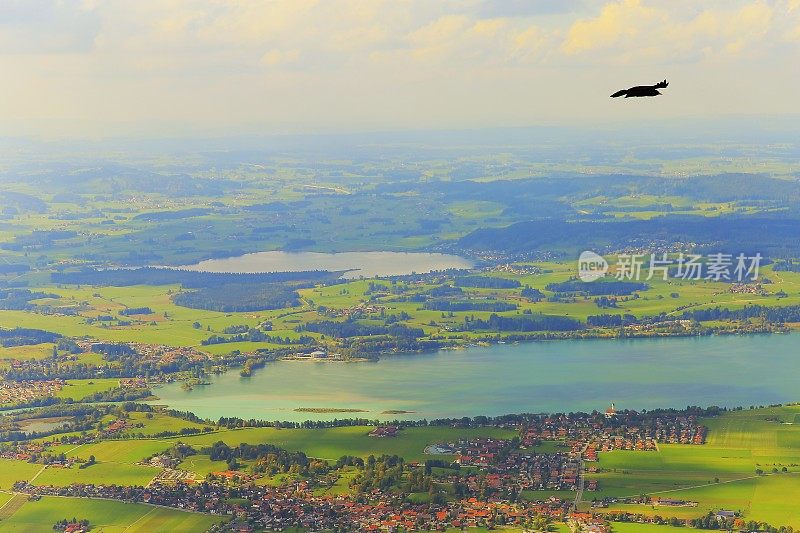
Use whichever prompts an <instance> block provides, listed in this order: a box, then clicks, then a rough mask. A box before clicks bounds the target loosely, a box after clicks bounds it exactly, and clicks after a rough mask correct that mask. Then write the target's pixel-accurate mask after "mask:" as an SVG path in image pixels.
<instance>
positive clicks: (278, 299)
mask: <svg viewBox="0 0 800 533" xmlns="http://www.w3.org/2000/svg"><path fill="white" fill-rule="evenodd" d="M295 289H296V286H293V285H288V284H282V283H255V284H247V283H227V284H224V285H218V286H214V287H200V288H198V289H196V290H193V291H183V292H180V293H178V294H176V295H175V296H174V297H173V298H172V300H173V301H174V302H175V303H176V304H177V305H182V306H184V307H191V308H193V309H206V310H209V311H220V312H223V313H236V312H251V311H263V310H267V309H282V308H284V307H295V306H297V305H300V296H299V295H298V294H297V291H296V290H295Z"/></svg>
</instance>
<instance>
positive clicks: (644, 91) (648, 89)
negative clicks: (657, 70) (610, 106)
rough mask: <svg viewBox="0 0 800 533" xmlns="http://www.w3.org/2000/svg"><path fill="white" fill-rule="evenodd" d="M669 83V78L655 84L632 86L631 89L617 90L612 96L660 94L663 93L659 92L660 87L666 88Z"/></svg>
mask: <svg viewBox="0 0 800 533" xmlns="http://www.w3.org/2000/svg"><path fill="white" fill-rule="evenodd" d="M667 85H669V83H667V80H664V81H660V82H658V83H656V84H655V85H637V86H636V87H631V88H630V89H622V90H621V91H617V92H615V93H614V94H612V95H611V98H618V97H620V96H624V97H625V98H638V97H640V96H658V95H659V94H661V93H660V92H658V90H659V89H664V88H665V87H666V86H667Z"/></svg>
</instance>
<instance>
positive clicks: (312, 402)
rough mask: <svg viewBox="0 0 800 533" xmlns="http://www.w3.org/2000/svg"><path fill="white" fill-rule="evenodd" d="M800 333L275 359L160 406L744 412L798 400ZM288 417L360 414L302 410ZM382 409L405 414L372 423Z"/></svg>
mask: <svg viewBox="0 0 800 533" xmlns="http://www.w3.org/2000/svg"><path fill="white" fill-rule="evenodd" d="M799 371H800V335H798V334H791V335H757V336H719V337H699V338H698V337H692V338H672V339H639V340H560V341H549V342H533V343H524V344H498V345H492V346H489V347H475V348H469V349H467V350H457V351H452V350H445V351H440V352H436V353H429V354H409V355H397V356H390V357H384V358H382V359H381V360H380V361H378V362H375V363H336V362H329V363H322V362H308V361H279V362H274V363H270V364H268V365H267V366H266V367H265V368H263V369H260V370H257V371H256V372H255V373H254V374H253V376H252V377H249V378H242V377H240V376H239V373H238V372H236V371H231V372H228V373H226V374H223V375H221V376H216V377H214V378H212V382H213V383H212V384H211V385H206V386H200V387H196V388H195V389H194V390H192V391H183V390H182V389H181V388H180V386H179V385H177V384H171V385H167V386H163V387H160V388H158V389H156V391H155V394H156V395H157V396H159V397H160V400H159V401H156V402H153V403H158V404H167V405H169V406H170V407H172V408H174V409H178V410H182V411H185V410H188V411H192V412H194V413H196V414H197V415H199V416H201V417H209V418H212V419H216V418H219V417H220V416H238V417H241V418H260V419H265V420H293V421H302V420H309V419H316V420H326V419H332V418H354V417H365V418H384V419H385V418H388V419H395V418H417V419H419V418H427V419H431V418H439V417H461V416H475V415H499V414H506V413H519V412H553V411H577V410H583V411H591V410H593V409H605V408H606V407H607V406H608V405H609V404H610V403H611V402H615V403H616V405H617V407H618V408H631V409H642V408H647V409H650V408H655V407H686V406H687V405H700V406H709V405H720V406H739V405H743V406H749V405H751V404H755V405H765V404H771V403H786V402H794V401H798V400H800V386H798V383H799V382H800V381H799V380H798V378H800V372H799ZM297 408H337V409H363V410H365V411H366V412H363V413H337V414H330V413H324V414H322V413H320V414H318V413H308V412H295V411H294V410H295V409H297ZM386 410H404V411H414V413H411V414H405V415H396V414H381V413H382V412H383V411H386Z"/></svg>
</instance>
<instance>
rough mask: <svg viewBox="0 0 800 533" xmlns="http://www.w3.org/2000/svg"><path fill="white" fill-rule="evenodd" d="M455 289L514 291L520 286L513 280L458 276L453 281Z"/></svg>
mask: <svg viewBox="0 0 800 533" xmlns="http://www.w3.org/2000/svg"><path fill="white" fill-rule="evenodd" d="M453 283H454V284H455V286H456V287H475V288H478V289H516V288H517V287H519V286H521V285H522V284H521V283H520V282H519V281H517V280H515V279H507V278H497V277H493V276H459V277H456V278H455V279H454V280H453Z"/></svg>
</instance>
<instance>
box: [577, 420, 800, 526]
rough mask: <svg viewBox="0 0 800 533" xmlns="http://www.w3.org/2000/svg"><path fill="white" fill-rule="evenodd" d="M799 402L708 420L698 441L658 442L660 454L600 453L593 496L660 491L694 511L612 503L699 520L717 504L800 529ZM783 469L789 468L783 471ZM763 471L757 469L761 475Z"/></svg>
mask: <svg viewBox="0 0 800 533" xmlns="http://www.w3.org/2000/svg"><path fill="white" fill-rule="evenodd" d="M799 414H800V407H798V406H786V407H777V408H765V409H755V410H750V409H746V410H742V411H733V412H729V413H726V414H725V415H723V416H721V417H718V418H712V419H708V420H706V421H705V422H704V423H706V424H707V425H708V427H709V437H708V443H707V444H705V445H703V446H678V445H661V446H660V447H659V448H660V449H659V451H658V452H646V453H637V452H625V451H614V452H610V453H605V454H601V456H600V461H599V463H598V466H599V467H600V468H602V469H603V472H601V473H599V474H595V475H593V476H592V477H594V478H596V479H598V481H599V483H600V490H599V491H598V493H596V494H594V495H593V497H602V496H617V497H619V496H636V495H639V494H649V495H657V496H662V497H665V498H674V499H682V500H687V501H696V502H698V506H697V507H696V508H674V509H673V508H668V507H658V508H655V507H650V506H641V505H612V506H611V509H619V510H627V511H631V512H637V513H642V514H648V515H655V514H658V515H660V516H676V517H679V518H689V517H696V516H698V515H700V514H703V513H704V512H708V511H710V510H718V509H731V510H736V511H741V512H742V515H743V516H744V517H745V518H747V519H753V520H759V521H765V522H769V523H774V524H786V525H792V526H794V527H798V526H800V508H798V507H797V505H795V502H797V501H800V447H798V446H797V440H796V439H798V438H800V426H797V425H794V421H795V419H796V417H797V416H798V415H799ZM784 468H785V469H786V472H784V471H783V469H784ZM758 471H761V474H759V473H758Z"/></svg>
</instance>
